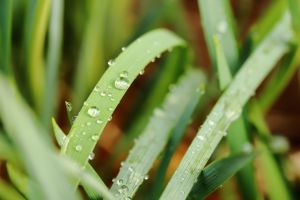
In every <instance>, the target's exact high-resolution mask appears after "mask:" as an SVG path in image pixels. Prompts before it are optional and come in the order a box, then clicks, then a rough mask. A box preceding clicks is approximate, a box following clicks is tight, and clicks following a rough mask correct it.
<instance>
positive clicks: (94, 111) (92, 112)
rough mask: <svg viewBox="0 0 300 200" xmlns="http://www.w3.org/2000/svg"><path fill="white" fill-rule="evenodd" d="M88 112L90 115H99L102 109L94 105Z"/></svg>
mask: <svg viewBox="0 0 300 200" xmlns="http://www.w3.org/2000/svg"><path fill="white" fill-rule="evenodd" d="M87 114H88V115H89V116H90V117H93V118H94V117H97V116H98V115H99V114H100V110H99V108H98V107H96V106H92V107H90V108H89V109H88V110H87Z"/></svg>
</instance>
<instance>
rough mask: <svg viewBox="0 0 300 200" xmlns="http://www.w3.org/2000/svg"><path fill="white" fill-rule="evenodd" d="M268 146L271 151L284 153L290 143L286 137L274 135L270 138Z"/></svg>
mask: <svg viewBox="0 0 300 200" xmlns="http://www.w3.org/2000/svg"><path fill="white" fill-rule="evenodd" d="M270 147H271V150H272V151H273V153H277V154H284V153H286V152H288V150H289V149H290V143H289V141H288V139H287V138H286V137H284V136H280V135H274V136H273V137H272V138H271V141H270Z"/></svg>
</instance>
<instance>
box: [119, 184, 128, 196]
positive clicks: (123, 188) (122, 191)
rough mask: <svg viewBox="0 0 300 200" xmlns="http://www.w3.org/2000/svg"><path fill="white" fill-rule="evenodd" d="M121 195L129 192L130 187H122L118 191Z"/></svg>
mask: <svg viewBox="0 0 300 200" xmlns="http://www.w3.org/2000/svg"><path fill="white" fill-rule="evenodd" d="M118 191H119V193H120V194H125V193H127V192H128V187H127V186H126V185H121V187H120V189H118Z"/></svg>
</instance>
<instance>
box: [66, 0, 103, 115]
mask: <svg viewBox="0 0 300 200" xmlns="http://www.w3.org/2000/svg"><path fill="white" fill-rule="evenodd" d="M89 3H90V4H91V5H90V6H89V8H90V10H89V17H88V21H87V26H86V28H85V33H84V37H83V41H82V47H81V52H80V55H79V61H78V66H77V68H76V73H75V77H74V83H73V85H74V93H73V98H72V103H73V107H74V110H75V111H76V112H77V111H78V110H79V108H80V105H81V104H82V102H83V101H84V99H85V98H86V96H87V95H88V93H89V92H90V90H91V88H92V87H93V86H94V85H95V83H96V82H97V80H98V79H99V77H100V76H101V75H102V73H103V72H104V70H105V64H104V53H105V49H104V46H103V42H104V41H103V36H104V30H105V20H106V12H107V5H108V3H109V1H108V0H101V1H90V2H89Z"/></svg>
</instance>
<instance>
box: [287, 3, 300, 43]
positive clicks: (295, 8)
mask: <svg viewBox="0 0 300 200" xmlns="http://www.w3.org/2000/svg"><path fill="white" fill-rule="evenodd" d="M289 8H290V12H291V16H292V22H293V27H294V30H295V33H296V35H297V36H298V37H299V36H300V35H299V34H300V20H299V19H300V2H299V1H298V0H289ZM299 40H300V39H299Z"/></svg>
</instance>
